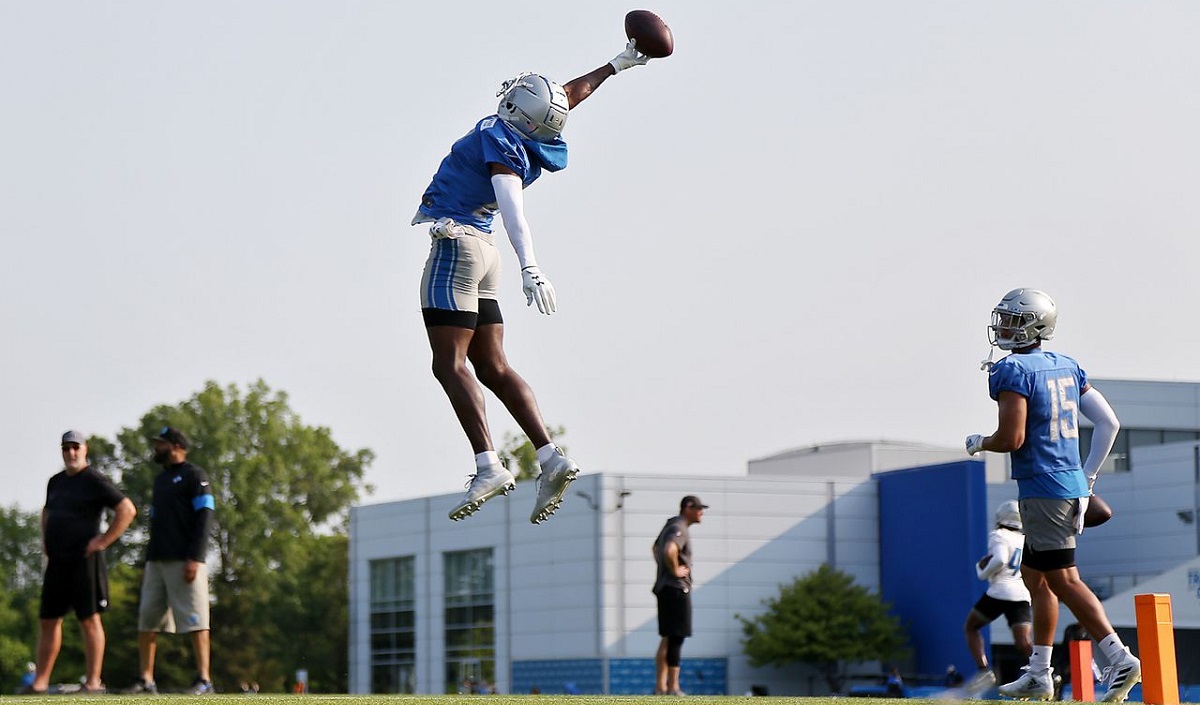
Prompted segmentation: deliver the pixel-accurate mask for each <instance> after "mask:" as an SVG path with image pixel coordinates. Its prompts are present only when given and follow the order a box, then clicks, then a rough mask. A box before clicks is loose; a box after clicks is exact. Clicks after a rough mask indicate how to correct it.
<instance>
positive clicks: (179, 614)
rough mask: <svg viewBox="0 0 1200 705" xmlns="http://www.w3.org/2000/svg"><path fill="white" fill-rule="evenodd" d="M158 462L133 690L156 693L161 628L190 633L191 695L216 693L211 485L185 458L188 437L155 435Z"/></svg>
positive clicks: (175, 432)
mask: <svg viewBox="0 0 1200 705" xmlns="http://www.w3.org/2000/svg"><path fill="white" fill-rule="evenodd" d="M152 440H153V442H154V462H156V463H158V464H159V465H161V466H162V467H163V469H162V472H160V473H159V474H158V475H157V476H156V477H155V478H154V499H153V504H152V508H151V513H150V545H149V546H148V547H147V548H146V574H145V577H144V578H143V581H142V597H141V604H140V606H139V609H138V662H139V665H140V666H141V671H142V672H141V676H140V677H139V678H138V682H137V683H136V684H135V685H134V687H133V690H134V691H135V692H151V693H152V692H157V686H156V685H155V683H154V654H155V651H156V648H157V644H158V641H157V638H158V632H167V633H174V632H175V631H176V630H178V631H183V632H191V634H192V642H193V645H194V646H195V650H196V680H195V682H193V683H192V687H191V688H190V689H189V690H188V692H189V694H191V695H208V694H211V693H212V692H213V685H212V679H211V677H210V675H209V623H208V569H207V566H206V564H205V562H204V561H205V557H206V554H207V553H208V537H209V533H210V529H211V527H212V517H213V511H214V509H215V508H216V504H215V502H214V501H213V494H212V487H211V486H210V485H209V482H208V475H207V474H206V473H205V472H204V470H203V469H202V468H200V467H198V466H196V465H193V464H191V463H189V462H187V452H188V445H189V443H188V438H187V436H185V435H184V434H183V432H182V431H180V430H178V429H175V428H171V427H167V428H164V429H162V430H161V431H159V432H158V434H157V435H155V436H154V437H153V439H152Z"/></svg>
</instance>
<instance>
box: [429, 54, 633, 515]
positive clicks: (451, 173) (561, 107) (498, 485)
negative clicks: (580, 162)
mask: <svg viewBox="0 0 1200 705" xmlns="http://www.w3.org/2000/svg"><path fill="white" fill-rule="evenodd" d="M648 60H649V57H647V56H646V55H644V54H641V53H639V52H638V51H637V49H636V47H635V45H634V42H632V41H631V42H630V43H629V44H628V45H627V46H626V47H625V50H624V51H622V52H621V53H620V54H618V55H617V56H616V57H615V58H613V60H612V61H610V62H609V63H607V64H604V65H603V66H601V67H600V68H598V69H596V70H594V71H591V72H590V73H587V74H585V75H583V76H580V77H579V78H576V79H575V80H573V81H571V82H569V83H567V84H565V85H559V84H557V83H555V82H554V81H551V80H550V79H548V78H546V77H544V76H541V75H538V74H534V73H525V74H521V75H520V76H517V77H516V78H513V79H510V80H508V81H506V82H505V83H504V85H503V86H502V87H501V89H500V92H499V93H498V94H497V95H498V96H499V97H500V104H499V106H498V107H497V111H496V113H495V114H493V115H489V116H488V117H485V118H483V119H482V120H480V121H479V122H478V123H477V124H476V125H475V127H474V128H472V129H471V131H470V132H468V133H467V134H466V135H465V136H464V137H462V138H461V139H459V140H458V141H457V142H455V143H454V145H453V146H452V147H451V148H450V154H448V155H447V156H446V158H445V159H443V160H442V163H441V165H440V166H439V167H438V170H437V173H436V174H434V176H433V181H432V182H431V183H430V184H429V187H428V188H427V189H426V190H425V194H424V195H423V196H422V197H421V205H420V207H419V208H418V210H417V215H416V217H415V218H413V225H417V224H419V223H430V224H431V225H430V228H429V233H430V235H431V236H432V238H433V244H432V247H431V249H430V252H429V259H428V260H427V261H426V263H425V273H424V275H423V276H422V278H421V311H422V314H423V316H424V319H425V328H426V331H427V333H428V336H429V345H430V347H431V348H432V351H433V374H434V377H436V378H437V380H438V382H440V383H441V385H442V388H443V389H444V390H445V392H446V395H447V396H448V397H449V398H450V404H451V405H452V406H453V407H454V413H455V415H457V417H458V420H459V423H460V424H462V427H463V430H464V431H465V432H466V434H467V439H468V440H469V441H470V443H471V448H472V450H473V451H474V453H475V467H476V471H475V474H474V475H472V477H471V481H470V483H469V484H468V486H467V491H466V493H465V494H464V495H463V497H462V499H461V500H459V502H458V503H457V504H455V506H454V507H453V508H452V509H451V510H450V518H451V519H453V520H455V521H458V520H459V519H464V518H466V517H468V516H470V515H471V514H473V513H475V512H476V511H478V510H479V508H480V507H481V506H483V503H484V502H486V501H487V500H488V499H490V498H492V497H495V496H496V495H498V494H508V493H509V492H510V491H512V490H513V489H515V488H516V484H515V481H514V478H513V475H512V473H511V472H509V471H508V469H507V468H505V467H504V466H503V465H502V464H501V463H500V456H499V455H498V454H497V453H496V449H495V445H494V444H493V442H492V437H491V432H490V430H489V429H488V423H487V416H486V410H485V407H484V398H483V390H482V389H481V388H480V385H479V383H480V382H482V383H483V386H484V387H487V388H488V389H490V390H491V391H492V392H493V393H494V394H495V395H496V396H497V397H498V398H499V399H500V401H501V402H502V403H503V404H504V406H505V408H506V409H508V411H509V413H511V414H512V416H513V418H514V419H516V421H517V423H518V424H519V425H520V426H521V430H523V431H524V432H525V434H526V435H527V436H528V437H529V440H530V441H531V442H532V443H533V446H534V447H535V448H536V449H537V459H538V464H539V465H540V466H541V472H540V474H539V475H538V489H537V500H536V503H535V505H534V509H533V513H532V515H531V516H530V521H532V522H533V523H534V524H539V523H541V522H543V521H545V520H546V519H548V518H549V517H550V515H552V514H553V513H554V512H555V511H556V510H557V509H558V507H559V505H560V504H562V497H563V493H564V492H565V491H566V489H567V486H568V485H569V484H570V483H571V482H572V481H573V480H574V479H575V476H576V474H578V472H579V468H578V466H576V464H575V462H574V461H573V460H571V459H570V458H568V457H567V456H566V455H565V454H564V453H563V452H562V450H561V449H559V448H558V447H557V446H556V445H554V442H553V440H552V439H551V438H550V435H549V433H547V431H546V424H545V422H544V421H543V420H542V414H541V411H540V410H539V408H538V405H537V400H536V399H535V398H534V395H533V390H532V389H530V387H529V385H528V384H527V383H526V382H525V380H524V379H522V378H521V376H520V375H519V374H517V372H516V371H515V370H513V369H512V368H511V367H510V366H509V364H508V360H507V359H506V358H505V355H504V320H503V318H502V316H501V315H500V304H499V303H498V301H497V293H498V288H499V283H500V255H499V252H498V251H497V250H496V246H495V240H494V238H493V235H492V221H493V219H494V218H495V216H496V214H497V213H499V214H500V217H501V218H502V220H503V223H504V230H505V232H506V233H507V234H508V240H509V242H510V243H511V245H512V247H513V250H515V251H516V255H517V260H518V261H519V262H520V265H521V279H522V287H523V288H524V291H525V297H526V304H527V305H532V304H534V303H536V304H537V307H538V311H540V312H542V313H544V314H546V315H549V314H552V313H554V311H555V310H556V308H557V301H556V298H555V292H554V287H553V286H551V284H550V280H549V279H547V278H546V275H545V274H543V273H542V270H541V268H540V267H539V266H538V262H537V258H536V257H535V255H534V248H533V238H532V236H531V235H530V228H529V223H528V221H526V219H525V210H524V204H523V197H522V189H523V188H525V187H527V186H529V185H530V184H532V183H533V182H534V181H536V180H537V179H538V177H540V176H541V175H542V173H543V172H547V171H549V172H555V171H560V170H562V169H564V168H566V166H567V143H566V142H564V141H563V139H562V130H563V127H564V126H565V125H566V122H567V114H568V113H569V111H570V110H571V109H573V108H574V107H575V106H577V105H579V103H581V102H583V100H584V99H586V98H587V97H588V96H590V95H591V94H592V92H593V91H595V90H596V89H597V88H598V87H599V86H600V84H601V83H603V82H604V81H605V80H606V79H607V78H608V77H609V76H613V75H616V74H617V73H619V72H621V71H623V70H625V69H628V68H631V67H634V66H641V65H643V64H645V63H646V62H647V61H648ZM468 361H470V363H471V367H473V368H474V370H475V373H474V375H472V373H471V369H470V368H469V367H468V366H467V362H468Z"/></svg>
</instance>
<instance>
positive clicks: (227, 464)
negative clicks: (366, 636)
mask: <svg viewBox="0 0 1200 705" xmlns="http://www.w3.org/2000/svg"><path fill="white" fill-rule="evenodd" d="M163 426H174V427H176V428H179V429H180V430H182V431H183V432H184V433H186V434H187V435H188V437H189V438H190V439H191V440H192V447H191V448H190V450H189V452H188V460H189V461H190V462H193V463H195V464H196V465H199V466H200V467H202V468H204V469H205V470H206V471H207V472H208V475H209V479H210V480H211V482H212V488H213V494H214V495H215V499H216V504H217V509H216V522H215V527H214V536H213V549H215V550H214V553H213V554H212V555H211V556H210V560H209V563H210V565H212V566H213V568H214V569H213V572H212V575H211V576H210V579H211V581H212V595H213V609H212V623H213V631H212V637H211V638H212V653H213V665H212V670H213V678H214V682H215V683H216V684H217V686H218V688H223V689H232V688H235V687H236V686H237V685H238V684H239V683H241V682H249V681H257V682H258V683H259V684H260V685H261V686H262V687H263V689H264V690H276V691H278V690H282V689H283V684H284V681H285V679H286V678H287V677H288V674H289V673H291V672H292V671H293V670H294V669H295V668H297V667H302V664H299V663H295V659H297V658H299V656H298V655H297V652H296V649H295V644H294V643H292V642H293V641H295V640H302V639H306V638H307V635H303V634H300V633H299V629H300V625H299V624H297V623H296V620H295V618H294V614H292V615H289V614H288V613H287V612H286V611H285V610H281V609H279V607H278V603H280V601H283V602H287V601H288V600H289V599H291V598H292V595H289V594H288V591H292V592H293V593H294V592H295V591H296V590H297V586H298V585H301V584H302V583H304V581H306V580H311V579H312V578H313V575H312V573H311V571H312V570H313V569H314V561H316V560H317V557H319V558H320V559H321V560H324V561H326V562H330V563H336V562H338V561H340V562H341V563H342V564H343V565H344V564H345V562H346V560H347V556H346V548H345V542H344V540H343V541H340V542H339V541H329V538H330V537H331V536H344V535H345V533H346V527H347V521H348V516H349V508H350V506H351V505H352V504H353V503H354V502H356V501H357V500H358V498H359V496H360V493H362V492H370V491H371V488H370V486H368V485H366V484H364V482H363V475H364V473H365V471H366V469H367V467H368V466H369V465H370V463H371V462H372V461H373V460H374V454H373V453H372V452H371V451H370V450H367V449H362V450H357V451H354V452H347V451H343V450H342V449H341V448H339V447H338V445H337V444H336V443H335V442H334V441H333V438H332V434H331V433H330V431H329V429H327V428H323V427H313V426H306V425H304V424H303V423H302V422H301V420H300V418H299V417H298V416H297V415H296V414H295V413H294V412H293V411H292V410H291V409H290V408H289V407H288V404H287V395H286V394H285V393H283V392H275V391H272V390H271V389H270V388H269V387H268V386H267V385H266V384H265V383H264V382H263V381H261V380H259V381H257V382H255V383H253V384H251V385H249V386H248V388H247V389H246V390H245V392H244V393H243V392H242V391H241V390H239V389H238V388H237V387H236V386H234V385H230V386H228V387H221V386H219V385H218V384H216V383H215V382H209V383H207V384H206V385H205V386H204V389H203V390H201V391H200V392H198V393H197V394H195V395H194V396H193V397H192V398H190V399H187V400H185V401H184V402H182V403H180V404H178V405H174V406H169V405H162V406H158V407H155V408H154V409H151V410H150V411H149V412H148V413H147V414H145V415H144V416H143V417H142V419H141V421H140V422H139V423H138V425H137V426H136V427H134V428H125V429H122V430H121V432H120V433H118V435H117V444H116V445H115V446H114V447H112V449H111V452H110V453H108V454H107V455H105V454H104V453H103V452H102V453H100V454H99V455H100V456H101V457H100V458H98V462H99V463H100V464H102V466H103V467H104V469H105V470H107V471H108V472H109V473H110V474H112V475H118V474H119V475H120V477H121V481H122V485H123V488H124V490H125V492H126V494H127V495H128V496H129V497H130V498H131V499H133V501H134V503H135V504H136V505H137V506H138V507H139V508H140V510H141V511H142V516H143V519H142V521H139V522H137V524H138V528H137V529H136V530H134V531H131V532H127V534H126V536H127V537H128V540H127V541H126V542H125V543H126V548H127V550H126V552H125V553H124V554H122V556H123V560H124V561H125V562H127V563H128V562H131V561H134V562H135V561H139V560H140V558H141V556H142V555H143V553H144V545H145V542H146V539H147V536H146V528H147V526H148V522H147V521H145V519H144V517H145V510H146V509H147V508H148V507H149V506H150V501H151V495H152V490H153V484H154V477H155V475H157V474H158V472H159V471H160V469H161V468H159V467H158V466H157V465H155V464H154V463H153V462H152V460H151V450H150V449H151V445H152V443H151V442H150V440H149V439H150V437H151V436H153V435H154V434H156V433H157V432H158V431H159V430H160V429H161V428H162V427H163ZM101 450H102V451H103V450H105V449H101ZM339 550H340V551H341V553H340V554H338V553H337V552H338V551H339ZM131 557H133V558H132V559H131ZM305 587H306V589H307V590H308V592H309V595H308V596H309V598H311V599H312V600H313V605H311V606H312V607H314V608H318V609H324V610H327V611H326V612H324V613H323V615H322V617H323V618H324V619H327V620H329V621H330V622H333V623H338V622H339V620H340V621H341V623H343V624H344V623H345V619H346V616H345V612H346V609H347V606H346V601H345V589H346V588H345V580H344V578H343V579H341V580H338V581H333V580H325V579H323V578H322V579H321V580H319V581H314V583H313V584H311V585H307V586H305ZM129 597H130V598H131V599H134V600H136V594H134V595H130V596H129ZM306 607H307V606H306ZM133 616H134V618H135V619H136V611H134V615H133ZM116 628H117V629H122V628H124V627H123V626H122V625H116ZM135 628H136V627H135ZM323 636H325V637H328V638H329V639H331V640H332V643H330V644H327V645H326V646H327V647H328V649H329V651H330V652H331V653H337V652H339V651H340V652H341V653H343V654H344V653H345V652H346V650H347V642H346V639H347V634H346V630H345V629H342V630H341V631H340V633H336V634H335V633H332V631H328V632H323ZM188 641H190V640H184V639H181V638H174V639H170V638H164V639H160V640H159V650H160V652H159V658H158V659H157V667H156V671H157V673H156V676H157V678H158V680H159V681H160V682H161V683H165V684H168V685H170V684H172V683H174V684H175V685H186V684H187V683H188V682H190V679H191V676H192V675H193V671H192V669H191V664H192V657H191V653H190V643H188ZM303 665H307V666H308V668H309V669H310V672H313V671H315V670H317V666H316V665H315V664H314V663H307V664H303ZM105 670H106V671H107V670H110V669H108V668H106V669H105ZM127 672H128V673H130V674H131V676H132V674H134V673H136V671H133V670H130V671H127ZM314 685H317V684H316V683H315V682H314ZM330 685H331V687H333V686H334V684H330ZM343 689H344V687H343Z"/></svg>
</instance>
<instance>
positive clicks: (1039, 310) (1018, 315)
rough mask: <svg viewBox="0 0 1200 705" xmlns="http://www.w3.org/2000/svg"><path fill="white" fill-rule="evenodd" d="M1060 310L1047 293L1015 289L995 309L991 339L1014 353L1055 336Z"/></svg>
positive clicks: (999, 346) (989, 330)
mask: <svg viewBox="0 0 1200 705" xmlns="http://www.w3.org/2000/svg"><path fill="white" fill-rule="evenodd" d="M1057 322H1058V307H1057V306H1055V305H1054V299H1051V298H1050V297H1049V296H1048V295H1047V294H1046V293H1045V292H1043V291H1038V290H1037V289H1013V290H1012V291H1010V292H1008V293H1007V294H1005V295H1004V298H1003V299H1000V303H998V304H996V308H994V309H992V325H990V326H988V339H989V340H990V341H991V343H992V345H995V346H996V347H998V348H1000V349H1001V350H1015V349H1017V348H1024V347H1028V346H1030V345H1034V344H1036V343H1038V342H1039V341H1042V340H1050V339H1051V338H1053V337H1054V325H1055V324H1056V323H1057Z"/></svg>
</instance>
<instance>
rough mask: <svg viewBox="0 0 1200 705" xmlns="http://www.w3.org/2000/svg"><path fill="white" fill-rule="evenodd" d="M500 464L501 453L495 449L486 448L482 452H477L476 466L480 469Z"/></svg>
mask: <svg viewBox="0 0 1200 705" xmlns="http://www.w3.org/2000/svg"><path fill="white" fill-rule="evenodd" d="M499 464H500V454H499V453H497V452H496V451H494V450H485V451H483V452H482V453H476V454H475V467H477V468H479V469H480V470H482V469H484V468H486V467H490V466H492V465H499Z"/></svg>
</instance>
